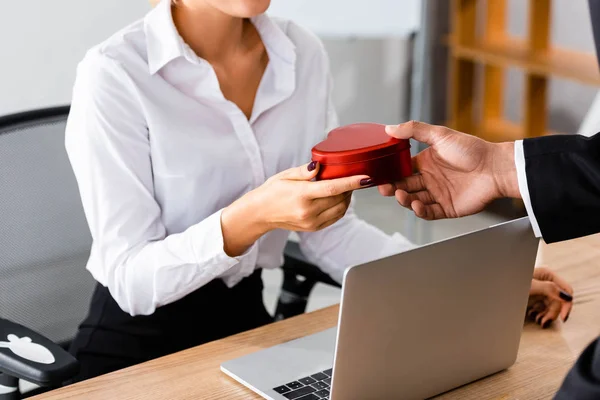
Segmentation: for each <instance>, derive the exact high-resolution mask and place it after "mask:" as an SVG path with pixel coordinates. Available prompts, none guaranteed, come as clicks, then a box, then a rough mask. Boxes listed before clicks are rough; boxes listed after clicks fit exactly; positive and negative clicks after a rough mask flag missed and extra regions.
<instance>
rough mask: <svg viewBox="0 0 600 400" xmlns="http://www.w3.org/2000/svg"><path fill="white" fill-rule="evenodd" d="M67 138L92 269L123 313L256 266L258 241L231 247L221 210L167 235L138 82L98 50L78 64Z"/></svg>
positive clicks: (146, 309) (139, 311)
mask: <svg viewBox="0 0 600 400" xmlns="http://www.w3.org/2000/svg"><path fill="white" fill-rule="evenodd" d="M65 141H66V143H65V144H66V149H67V153H68V156H69V159H70V162H71V165H72V168H73V171H74V173H75V177H76V179H77V182H78V185H79V191H80V195H81V199H82V203H83V208H84V211H85V215H86V218H87V221H88V224H89V228H90V231H91V235H92V238H93V244H92V251H91V256H90V260H89V262H88V269H89V270H90V272H91V273H92V275H93V276H94V278H95V279H96V280H97V281H99V282H100V283H101V284H103V285H104V286H106V287H107V288H108V289H109V291H110V293H111V295H112V296H113V297H114V299H115V300H116V301H117V303H118V304H119V306H120V307H121V308H122V309H123V310H124V311H125V312H128V313H129V314H131V315H148V314H152V313H153V312H154V310H155V309H156V308H157V307H160V306H162V305H165V304H168V303H171V302H174V301H176V300H178V299H180V298H182V297H184V296H186V295H187V294H189V293H191V292H193V291H194V290H196V289H198V288H199V287H201V286H203V285H205V284H207V283H208V282H210V281H211V280H213V279H215V278H217V277H219V276H221V275H222V274H224V273H226V272H227V271H229V270H230V269H232V268H238V269H241V270H246V269H247V270H250V271H251V270H253V268H254V264H255V259H256V255H257V254H256V253H257V249H256V244H255V245H253V246H252V247H251V248H250V249H248V251H247V252H246V253H245V254H243V255H242V256H239V257H229V256H228V255H227V254H226V253H225V251H224V249H223V234H222V231H221V211H220V210H219V211H216V212H215V213H214V214H212V215H210V216H208V217H207V218H206V219H204V220H202V221H200V222H199V223H197V224H196V225H193V226H191V227H189V228H188V229H187V230H185V231H184V232H181V233H176V234H170V235H168V234H167V230H166V228H165V226H164V224H163V223H162V220H161V208H160V205H159V204H158V203H157V201H156V200H155V198H154V186H153V175H152V162H151V153H150V141H149V132H148V128H147V124H146V119H145V117H144V111H143V106H142V104H141V103H140V101H139V97H137V96H136V86H135V85H134V83H133V81H132V78H131V77H130V76H129V75H128V74H127V73H126V71H125V70H124V69H123V67H122V66H121V64H119V63H118V62H117V61H115V60H113V59H112V58H109V57H108V56H106V55H104V54H102V53H100V52H99V51H97V52H96V53H92V52H90V53H88V55H87V56H86V58H85V59H84V60H83V61H82V62H81V64H80V65H79V66H78V70H77V79H76V83H75V87H74V90H73V101H72V106H71V113H70V115H69V119H68V122H67V128H66V139H65Z"/></svg>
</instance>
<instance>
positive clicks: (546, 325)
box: [542, 319, 552, 329]
mask: <svg viewBox="0 0 600 400" xmlns="http://www.w3.org/2000/svg"><path fill="white" fill-rule="evenodd" d="M550 325H552V320H551V319H549V320H548V321H546V322H544V325H542V329H546V328H548V327H549V326H550Z"/></svg>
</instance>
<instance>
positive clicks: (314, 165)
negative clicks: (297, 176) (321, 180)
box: [308, 161, 317, 172]
mask: <svg viewBox="0 0 600 400" xmlns="http://www.w3.org/2000/svg"><path fill="white" fill-rule="evenodd" d="M315 168H317V162H316V161H311V162H310V164H308V172H313V171H314V170H315Z"/></svg>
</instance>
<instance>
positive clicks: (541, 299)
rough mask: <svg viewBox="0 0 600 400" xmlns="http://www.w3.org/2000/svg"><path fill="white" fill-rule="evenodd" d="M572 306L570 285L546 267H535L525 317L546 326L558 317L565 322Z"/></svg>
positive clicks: (543, 326)
mask: <svg viewBox="0 0 600 400" xmlns="http://www.w3.org/2000/svg"><path fill="white" fill-rule="evenodd" d="M572 307H573V288H572V287H571V285H569V284H568V283H567V282H565V280H564V279H562V278H561V277H559V276H558V275H556V274H555V273H554V272H552V271H551V270H549V269H548V268H543V267H541V268H536V269H535V270H534V272H533V280H532V281H531V289H530V290H529V302H528V304H527V317H528V318H529V319H530V320H532V321H535V322H536V323H538V324H539V325H541V326H542V328H547V327H549V326H550V325H551V324H552V322H553V321H556V319H557V318H558V317H560V319H562V320H563V322H566V321H567V319H568V318H569V314H570V313H571V308H572Z"/></svg>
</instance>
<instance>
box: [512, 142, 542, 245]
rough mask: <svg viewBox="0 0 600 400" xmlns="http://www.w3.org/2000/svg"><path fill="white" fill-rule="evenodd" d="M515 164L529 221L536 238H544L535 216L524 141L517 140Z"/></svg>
mask: <svg viewBox="0 0 600 400" xmlns="http://www.w3.org/2000/svg"><path fill="white" fill-rule="evenodd" d="M515 164H516V168H517V180H518V182H519V192H520V193H521V198H522V199H523V203H525V209H526V210H527V215H529V221H530V222H531V227H532V228H533V232H534V233H535V236H536V237H542V232H541V231H540V227H539V225H538V222H537V219H536V218H535V214H534V213H533V207H532V206H531V197H530V196H529V188H528V186H527V172H526V168H525V152H524V151H523V141H522V140H517V141H516V142H515Z"/></svg>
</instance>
